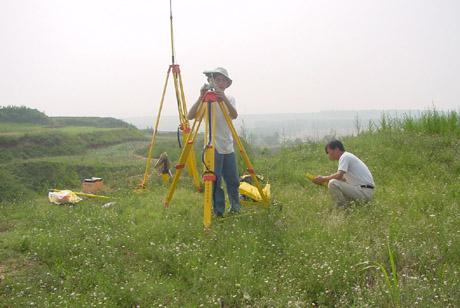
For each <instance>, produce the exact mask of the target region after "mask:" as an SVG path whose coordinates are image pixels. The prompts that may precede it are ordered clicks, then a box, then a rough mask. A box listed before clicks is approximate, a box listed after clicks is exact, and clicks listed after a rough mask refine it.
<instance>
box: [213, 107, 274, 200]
mask: <svg viewBox="0 0 460 308" xmlns="http://www.w3.org/2000/svg"><path fill="white" fill-rule="evenodd" d="M219 106H220V109H221V110H222V114H223V115H224V118H225V121H226V122H227V125H228V128H229V129H230V131H231V133H232V135H233V139H234V140H235V142H236V144H237V146H238V149H239V151H240V154H241V157H242V158H243V160H244V162H245V163H246V167H247V168H248V172H249V174H250V175H251V178H252V181H253V183H254V184H255V186H256V187H257V190H258V191H259V194H260V196H261V197H262V200H263V203H264V204H265V205H269V200H268V197H267V196H266V195H265V194H264V192H263V190H262V186H261V185H260V182H259V179H258V178H257V176H256V172H255V171H254V167H253V166H252V164H251V161H250V160H249V156H248V154H247V153H246V150H245V149H244V146H243V143H242V142H241V139H240V137H239V136H238V133H237V132H236V129H235V126H233V123H232V120H231V119H230V116H229V115H228V110H227V108H226V107H225V105H224V103H223V102H222V101H221V102H219Z"/></svg>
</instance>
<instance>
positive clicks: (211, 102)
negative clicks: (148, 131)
mask: <svg viewBox="0 0 460 308" xmlns="http://www.w3.org/2000/svg"><path fill="white" fill-rule="evenodd" d="M205 74H206V72H205ZM208 82H209V84H208V85H206V89H207V90H206V92H205V94H204V95H203V96H202V97H203V98H202V100H201V102H200V103H199V106H198V108H197V112H196V116H195V120H194V122H193V125H192V128H191V132H190V133H189V134H188V136H187V140H186V142H185V146H184V148H183V149H182V153H181V155H180V158H179V162H178V164H177V165H176V172H175V174H174V177H173V180H172V183H171V185H170V187H169V190H168V193H167V195H166V198H165V201H164V206H165V207H168V206H169V204H170V202H171V199H172V197H173V194H174V191H175V189H176V186H177V182H178V181H179V178H180V176H181V174H182V170H183V169H184V167H185V165H186V163H187V162H188V161H189V160H190V157H191V155H193V144H194V142H195V139H196V137H197V134H198V130H199V128H200V125H201V123H202V121H203V119H204V120H205V134H204V144H205V145H204V148H203V155H202V161H203V165H204V169H205V170H204V172H203V176H202V177H203V181H204V207H203V225H204V227H205V228H206V229H208V228H209V227H210V226H211V217H212V205H213V185H215V182H216V175H215V172H214V171H215V168H214V156H215V124H216V123H215V115H216V108H220V111H221V112H222V114H223V116H224V118H225V121H226V123H227V126H228V128H229V129H230V132H231V134H232V136H233V140H234V141H235V143H236V145H237V146H238V149H239V152H240V155H241V157H242V158H243V160H244V162H245V164H246V167H247V170H248V172H249V174H250V175H251V178H252V181H253V184H254V186H255V187H256V188H257V190H258V192H259V194H260V196H261V197H262V203H263V204H265V205H267V206H268V204H269V200H268V196H267V194H265V192H264V191H263V190H262V186H261V183H260V182H259V179H258V178H257V176H256V172H255V171H254V167H253V166H252V164H251V162H250V160H249V156H248V155H247V153H246V150H245V149H244V146H243V143H242V142H241V139H240V138H239V136H238V134H237V132H236V129H235V127H234V126H233V123H232V119H231V118H230V116H229V113H228V109H227V106H226V105H225V103H224V101H223V100H219V99H218V95H217V94H216V91H215V90H216V88H215V82H214V74H213V73H211V74H210V76H208Z"/></svg>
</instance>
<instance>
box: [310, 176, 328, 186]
mask: <svg viewBox="0 0 460 308" xmlns="http://www.w3.org/2000/svg"><path fill="white" fill-rule="evenodd" d="M324 182H327V178H326V177H324V176H322V175H319V176H317V177H316V178H314V179H313V183H315V184H318V185H321V184H322V183H324Z"/></svg>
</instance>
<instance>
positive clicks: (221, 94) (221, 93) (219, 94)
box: [214, 89, 228, 103]
mask: <svg viewBox="0 0 460 308" xmlns="http://www.w3.org/2000/svg"><path fill="white" fill-rule="evenodd" d="M214 92H215V93H216V96H217V100H218V101H224V102H225V103H227V102H228V98H227V96H225V93H224V91H222V90H219V89H216V90H215V91H214Z"/></svg>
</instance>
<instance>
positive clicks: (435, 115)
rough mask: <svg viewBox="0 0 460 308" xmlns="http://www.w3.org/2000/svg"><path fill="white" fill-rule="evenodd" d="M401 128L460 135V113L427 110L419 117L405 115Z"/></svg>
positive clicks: (426, 132)
mask: <svg viewBox="0 0 460 308" xmlns="http://www.w3.org/2000/svg"><path fill="white" fill-rule="evenodd" d="M401 128H402V129H403V130H405V131H410V132H418V133H425V134H439V135H445V134H454V135H460V114H458V113H457V112H455V111H448V112H441V111H438V110H436V109H433V110H427V111H425V112H423V113H422V114H421V116H420V117H419V118H414V117H412V116H410V115H408V116H405V117H404V119H403V120H402V123H401Z"/></svg>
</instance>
